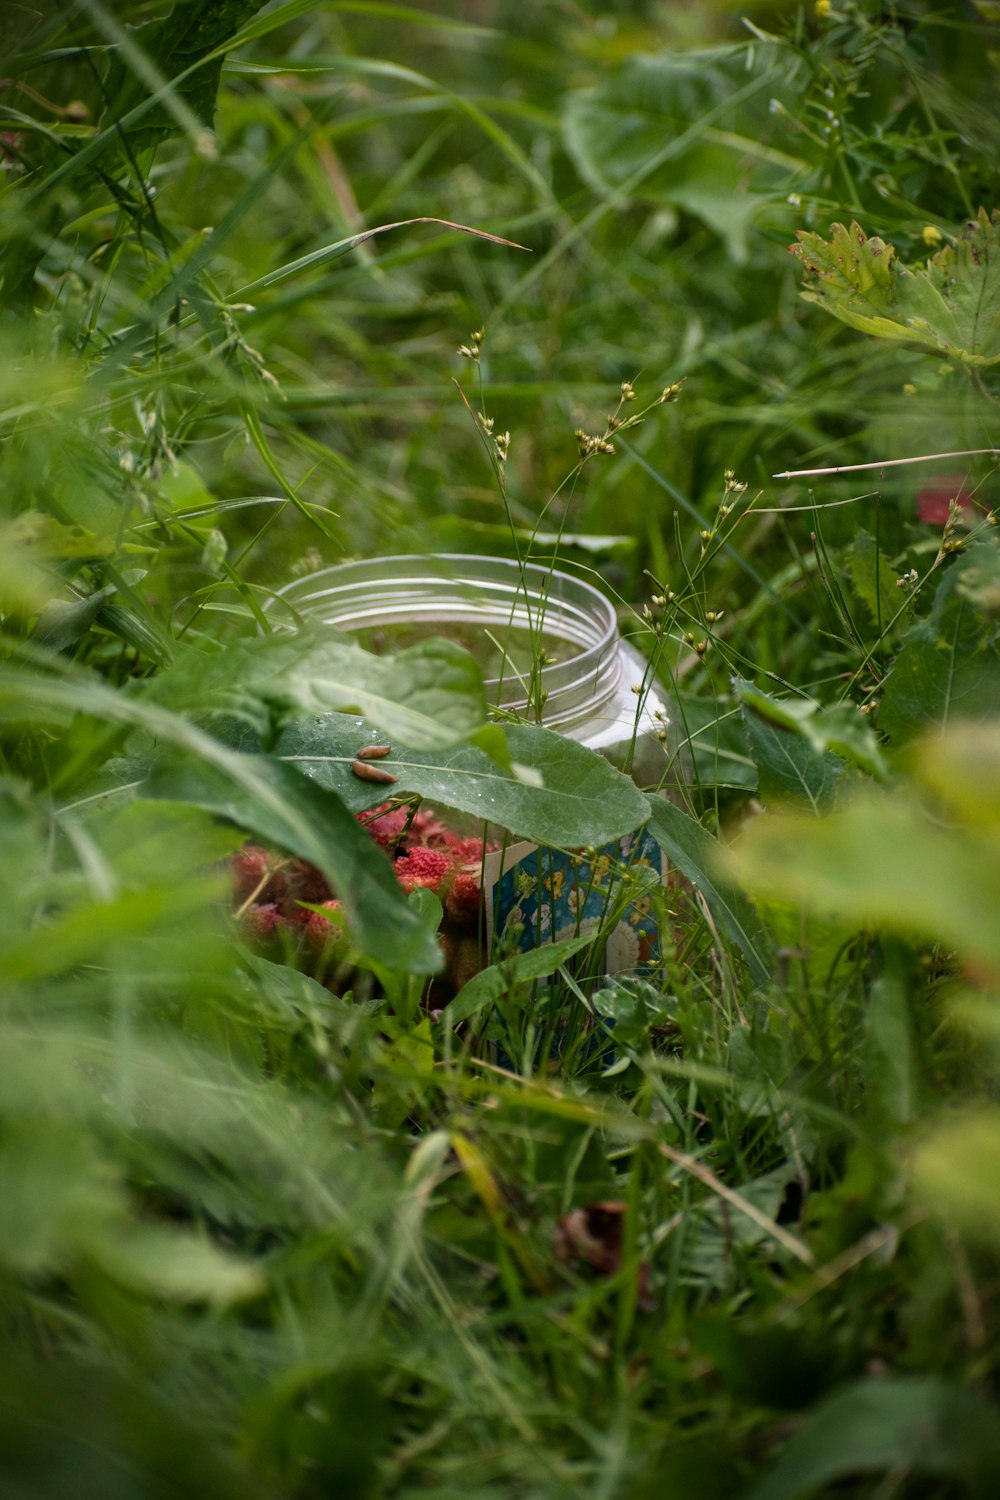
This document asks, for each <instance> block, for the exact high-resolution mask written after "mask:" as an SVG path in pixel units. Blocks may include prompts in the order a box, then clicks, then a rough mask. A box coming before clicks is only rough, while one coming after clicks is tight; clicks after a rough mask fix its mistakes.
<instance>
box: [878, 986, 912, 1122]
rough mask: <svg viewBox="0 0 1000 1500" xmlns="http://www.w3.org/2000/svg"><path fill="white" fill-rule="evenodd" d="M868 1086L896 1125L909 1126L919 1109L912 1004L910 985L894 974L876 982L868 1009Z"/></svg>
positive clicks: (879, 1105) (889, 1118)
mask: <svg viewBox="0 0 1000 1500" xmlns="http://www.w3.org/2000/svg"><path fill="white" fill-rule="evenodd" d="M865 1031H866V1041H867V1062H868V1070H867V1071H868V1078H867V1082H868V1088H869V1089H870V1090H871V1093H872V1097H873V1101H874V1102H875V1104H876V1107H877V1108H878V1110H879V1111H880V1113H881V1114H882V1116H883V1118H885V1119H887V1120H888V1121H889V1122H890V1123H891V1124H893V1125H905V1124H907V1123H908V1122H909V1121H910V1120H912V1119H913V1116H914V1112H915V1108H916V1077H915V1067H914V1056H913V1051H914V1049H913V1035H912V1026H911V1024H910V1005H909V999H908V996H907V992H906V987H905V986H904V985H903V983H902V981H901V980H900V979H899V978H898V977H897V976H896V975H894V974H882V975H881V976H880V977H879V978H878V979H877V980H876V981H875V983H874V984H873V985H872V989H871V994H870V995H869V997H868V1008H867V1010H866V1012H865Z"/></svg>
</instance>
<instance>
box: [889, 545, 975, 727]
mask: <svg viewBox="0 0 1000 1500" xmlns="http://www.w3.org/2000/svg"><path fill="white" fill-rule="evenodd" d="M994 551H995V549H994V548H993V547H992V546H986V545H984V546H982V547H976V548H973V549H972V550H971V551H970V552H969V554H968V557H967V558H963V559H962V562H961V563H960V564H959V565H958V566H955V567H952V568H950V569H949V570H948V572H947V573H946V574H945V577H944V579H943V580H942V582H941V585H940V587H939V589H938V592H937V595H936V597H935V600H934V605H933V608H932V610H931V613H930V614H929V615H928V616H927V618H926V619H924V620H921V621H920V622H919V623H918V624H916V625H914V626H913V628H912V629H911V630H909V631H908V632H907V635H906V639H905V640H904V642H903V644H902V646H901V648H900V651H899V654H898V656H897V657H896V660H895V662H894V663H893V667H892V670H891V671H890V673H889V675H888V677H887V679H886V684H885V691H884V693H883V696H882V703H881V706H880V708H879V714H878V723H879V729H880V730H882V731H883V732H884V733H886V734H888V735H890V736H891V737H892V740H893V742H894V743H895V744H904V743H906V742H907V741H908V740H911V739H913V738H914V736H916V735H917V734H919V733H920V732H921V731H923V730H924V729H926V728H928V727H930V726H931V725H939V726H944V725H947V724H948V723H949V722H951V721H952V720H954V719H958V718H981V717H985V716H987V715H990V714H994V713H996V711H997V708H998V705H1000V630H998V627H997V625H996V623H995V622H994V621H993V620H991V619H990V618H988V617H986V618H984V616H983V614H982V613H981V612H980V611H979V609H978V608H977V606H976V604H975V603H974V602H973V601H972V600H971V599H969V598H968V597H967V594H966V593H965V592H964V591H963V587H962V585H963V582H964V581H965V580H966V579H967V578H968V576H969V575H970V574H972V575H973V576H975V574H976V570H977V569H978V568H979V566H980V564H981V563H982V562H990V561H991V560H992V559H993V556H994Z"/></svg>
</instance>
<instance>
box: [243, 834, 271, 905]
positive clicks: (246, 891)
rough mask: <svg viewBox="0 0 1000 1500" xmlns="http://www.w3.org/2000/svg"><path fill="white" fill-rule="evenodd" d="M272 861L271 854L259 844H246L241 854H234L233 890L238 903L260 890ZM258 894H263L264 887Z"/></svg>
mask: <svg viewBox="0 0 1000 1500" xmlns="http://www.w3.org/2000/svg"><path fill="white" fill-rule="evenodd" d="M272 863H273V861H272V857H271V855H270V854H269V853H268V851H267V850H266V849H262V848H261V847H260V845H259V844H245V845H244V847H243V848H242V849H241V850H240V852H239V854H234V855H233V892H234V895H235V897H236V900H237V902H238V903H239V902H243V901H245V900H246V899H247V897H248V896H252V895H253V893H254V892H255V891H257V890H258V887H259V886H260V883H261V881H262V880H263V879H264V878H265V876H266V875H267V874H268V872H269V871H270V868H271V865H272ZM258 894H259V895H263V887H261V888H260V890H259V891H258Z"/></svg>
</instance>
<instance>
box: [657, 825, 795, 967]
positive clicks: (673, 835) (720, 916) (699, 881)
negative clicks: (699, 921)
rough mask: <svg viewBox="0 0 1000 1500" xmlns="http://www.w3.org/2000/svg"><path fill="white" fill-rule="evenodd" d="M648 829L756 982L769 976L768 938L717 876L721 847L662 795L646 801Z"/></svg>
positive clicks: (738, 895)
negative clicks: (746, 965)
mask: <svg viewBox="0 0 1000 1500" xmlns="http://www.w3.org/2000/svg"><path fill="white" fill-rule="evenodd" d="M649 807H650V820H649V831H650V833H652V835H653V837H654V838H655V840H656V842H657V843H658V844H659V846H660V848H661V849H662V850H663V852H664V854H666V856H667V858H668V859H669V860H670V861H671V862H672V863H673V864H675V865H676V866H677V868H678V870H679V871H680V872H681V874H682V875H683V876H684V878H685V879H686V880H690V882H691V884H692V885H694V886H696V887H697V889H698V890H699V891H701V893H702V895H703V896H704V898H705V901H706V903H707V905H708V907H709V910H710V911H711V913H712V915H713V917H714V918H715V920H716V922H718V924H719V927H720V928H721V930H722V931H723V932H724V933H725V934H726V936H727V937H728V938H729V939H730V940H731V941H732V942H734V943H735V944H736V946H737V947H738V948H739V950H740V952H741V953H742V954H743V956H744V958H745V959H746V961H747V964H748V966H749V968H750V972H751V974H752V975H753V977H754V979H755V980H756V982H757V983H758V984H766V983H767V980H768V978H769V976H770V965H769V951H770V946H771V944H770V940H769V938H768V936H767V933H766V931H765V930H764V927H763V925H762V923H761V921H760V919H759V917H758V916H757V913H756V912H755V911H754V909H753V907H752V906H751V905H750V902H749V901H747V899H746V897H745V896H743V895H742V893H741V892H740V891H738V890H736V889H734V888H733V886H732V885H731V883H730V882H729V881H728V880H726V879H725V878H724V877H722V878H720V875H719V867H720V863H721V861H720V852H721V848H720V845H719V843H718V841H717V840H716V839H713V837H712V835H711V834H710V833H709V832H708V831H707V830H706V829H704V828H702V826H701V824H700V823H696V822H695V820H694V818H691V817H689V816H688V814H687V813H685V812H682V811H681V809H680V808H679V807H674V806H673V805H672V804H671V803H669V802H665V801H664V800H663V798H662V797H650V798H649Z"/></svg>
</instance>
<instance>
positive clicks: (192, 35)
mask: <svg viewBox="0 0 1000 1500" xmlns="http://www.w3.org/2000/svg"><path fill="white" fill-rule="evenodd" d="M260 9H261V0H214V3H213V4H212V5H211V6H209V7H207V8H206V7H205V6H203V5H202V4H200V3H199V0H177V3H176V4H175V5H174V6H173V8H172V9H171V10H170V11H169V12H168V14H167V15H166V16H164V17H163V18H162V19H158V20H154V21H147V22H146V23H145V25H142V26H137V27H128V28H125V29H124V40H121V39H119V43H118V46H117V48H116V50H115V52H114V53H113V54H112V58H111V63H110V66H109V67H108V72H107V76H106V78H105V80H104V90H103V92H104V98H105V101H106V104H105V110H104V114H103V115H102V117H101V122H100V123H101V125H102V126H107V125H109V124H112V123H114V122H115V121H117V120H121V119H122V118H123V116H125V115H127V114H128V112H129V111H130V110H131V109H133V108H134V107H135V105H137V104H139V103H141V102H142V100H143V99H145V98H146V97H147V95H148V94H149V93H150V84H151V83H153V82H154V79H153V76H152V74H151V73H150V71H149V68H150V64H152V66H153V67H154V68H155V69H156V73H157V75H158V76H159V78H162V79H163V80H165V81H166V82H168V83H169V82H171V81H172V80H173V79H177V78H179V77H180V75H182V74H188V75H189V76H187V77H184V78H183V79H181V81H179V82H177V83H176V84H175V85H174V86H173V87H172V88H171V89H170V90H168V91H167V94H166V97H165V99H164V102H163V103H162V104H159V105H157V106H156V107H155V108H154V109H152V110H151V111H149V112H148V113H147V114H146V115H145V116H144V118H143V120H142V123H141V125H137V126H135V127H133V129H132V130H130V131H129V133H128V136H129V148H130V149H131V150H132V151H133V152H138V151H144V150H147V149H148V148H149V147H150V146H154V145H156V144H157V143H158V142H159V141H161V140H163V139H164V137H165V136H168V135H170V134H171V133H173V132H174V131H176V130H177V129H178V128H186V129H188V130H190V131H191V132H192V133H193V134H194V135H195V137H196V138H197V135H198V126H199V125H203V126H204V125H207V126H209V127H211V125H212V121H213V116H214V113H215V96H216V94H217V92H218V88H219V78H220V76H221V73H222V63H223V58H222V55H221V54H220V55H218V56H212V54H213V53H214V52H216V51H217V49H219V48H222V47H224V46H225V44H226V42H228V41H229V40H230V39H231V38H232V37H234V36H235V35H236V33H237V32H238V31H239V29H240V27H241V26H242V25H243V24H244V23H245V22H246V21H248V20H249V19H250V17H251V16H253V15H254V14H255V12H256V11H258V10H260ZM115 29H116V30H117V28H115ZM202 59H204V63H203V64H202V66H200V67H198V66H197V65H198V64H199V63H202ZM192 69H196V71H190V70H192Z"/></svg>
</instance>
